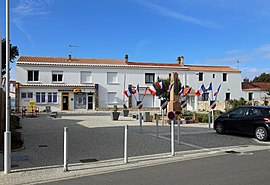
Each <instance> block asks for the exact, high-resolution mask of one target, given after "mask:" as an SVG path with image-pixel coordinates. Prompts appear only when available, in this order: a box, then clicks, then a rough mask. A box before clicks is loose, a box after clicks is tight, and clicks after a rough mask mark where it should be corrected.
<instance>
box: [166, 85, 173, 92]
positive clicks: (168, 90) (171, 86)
mask: <svg viewBox="0 0 270 185" xmlns="http://www.w3.org/2000/svg"><path fill="white" fill-rule="evenodd" d="M172 88H173V83H172V84H170V85H169V87H168V89H167V92H168V93H169V92H171V90H172Z"/></svg>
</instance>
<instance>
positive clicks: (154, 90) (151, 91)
mask: <svg viewBox="0 0 270 185" xmlns="http://www.w3.org/2000/svg"><path fill="white" fill-rule="evenodd" d="M148 90H149V91H150V93H151V94H152V96H155V95H156V93H157V90H156V87H155V84H154V83H152V85H151V86H150V87H149V89H148Z"/></svg>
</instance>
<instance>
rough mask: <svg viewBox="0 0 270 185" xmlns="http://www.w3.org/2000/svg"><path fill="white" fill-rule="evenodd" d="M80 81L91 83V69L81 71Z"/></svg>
mask: <svg viewBox="0 0 270 185" xmlns="http://www.w3.org/2000/svg"><path fill="white" fill-rule="evenodd" d="M81 83H83V84H85V83H92V72H91V71H81Z"/></svg>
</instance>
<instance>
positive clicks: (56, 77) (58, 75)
mask: <svg viewBox="0 0 270 185" xmlns="http://www.w3.org/2000/svg"><path fill="white" fill-rule="evenodd" d="M52 81H53V82H62V81H63V72H62V71H53V72H52Z"/></svg>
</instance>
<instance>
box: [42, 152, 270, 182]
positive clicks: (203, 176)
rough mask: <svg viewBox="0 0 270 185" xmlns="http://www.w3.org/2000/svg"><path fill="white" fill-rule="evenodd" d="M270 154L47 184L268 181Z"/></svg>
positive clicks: (229, 156)
mask: <svg viewBox="0 0 270 185" xmlns="http://www.w3.org/2000/svg"><path fill="white" fill-rule="evenodd" d="M269 155H270V151H269V150H265V151H257V152H253V153H226V154H224V155H220V156H215V157H209V158H208V157H207V158H202V159H196V160H190V161H182V162H175V163H170V164H163V165H158V166H152V167H145V168H138V169H132V170H126V171H119V172H113V173H107V174H101V175H93V176H86V177H80V178H75V179H68V180H62V181H57V182H49V183H47V184H50V185H52V184H65V185H69V184H72V185H73V184H77V185H78V184H79V185H80V184H94V185H114V184H117V185H133V184H134V185H140V184H147V185H156V184H170V185H174V184H177V185H179V184H184V185H189V184H190V185H240V184H243V185H254V184H260V185H268V184H269V166H270V160H269V159H268V158H269Z"/></svg>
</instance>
